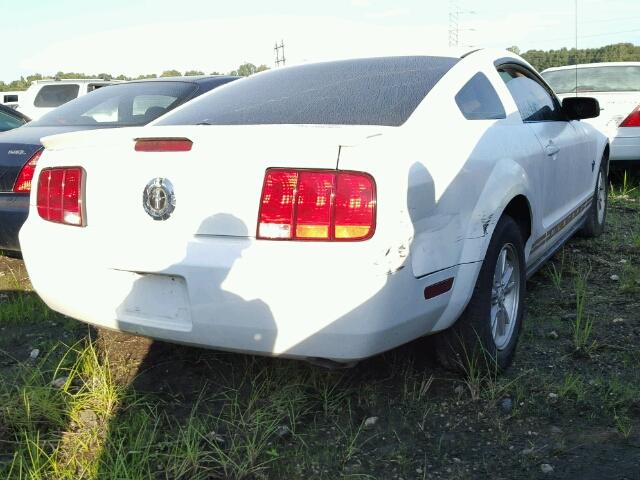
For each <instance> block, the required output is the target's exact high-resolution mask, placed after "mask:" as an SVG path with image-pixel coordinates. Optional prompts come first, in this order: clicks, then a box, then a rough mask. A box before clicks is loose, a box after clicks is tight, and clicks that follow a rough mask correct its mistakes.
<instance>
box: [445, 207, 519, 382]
mask: <svg viewBox="0 0 640 480" xmlns="http://www.w3.org/2000/svg"><path fill="white" fill-rule="evenodd" d="M525 282H526V269H525V263H524V242H523V239H522V233H521V231H520V229H519V227H518V224H517V223H516V222H515V221H514V220H513V219H512V218H511V217H509V216H507V215H504V216H503V217H502V218H501V219H500V221H499V222H498V225H496V228H495V231H494V233H493V237H492V238H491V242H490V244H489V248H488V249H487V254H486V256H485V259H484V262H483V264H482V268H481V269H480V273H479V275H478V279H477V281H476V286H475V288H474V291H473V295H472V297H471V300H470V301H469V304H468V305H467V308H466V309H465V311H464V312H463V314H462V315H461V316H460V318H459V319H458V321H457V322H456V323H455V324H454V325H453V326H452V327H451V328H449V329H448V330H445V331H444V332H441V333H439V334H437V335H436V337H435V338H434V340H435V347H436V353H437V356H438V360H439V361H440V363H441V364H442V365H443V366H444V367H446V368H449V369H452V370H457V371H462V372H466V373H470V370H471V369H472V368H480V369H484V370H490V369H495V370H498V371H502V370H504V369H506V368H507V367H508V366H509V365H510V364H511V361H512V360H513V356H514V353H515V349H516V345H517V343H518V336H519V334H520V329H521V326H522V317H523V302H524V293H525Z"/></svg>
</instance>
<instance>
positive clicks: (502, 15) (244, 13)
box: [0, 0, 640, 82]
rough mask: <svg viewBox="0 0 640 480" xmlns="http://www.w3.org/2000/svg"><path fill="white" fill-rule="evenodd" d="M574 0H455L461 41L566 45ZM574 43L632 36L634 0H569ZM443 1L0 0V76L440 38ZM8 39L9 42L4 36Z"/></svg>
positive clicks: (313, 52) (418, 46)
mask: <svg viewBox="0 0 640 480" xmlns="http://www.w3.org/2000/svg"><path fill="white" fill-rule="evenodd" d="M575 1H576V0H535V1H531V0H510V1H506V0H458V3H459V9H460V10H461V12H462V13H460V21H459V27H460V45H464V46H469V45H472V46H477V47H493V48H506V47H509V46H512V45H517V46H518V47H519V48H520V49H521V50H522V51H526V50H529V49H533V48H535V49H545V50H546V49H551V48H561V47H569V48H571V47H573V46H574V45H575V33H576V32H575V20H576V15H575ZM577 4H578V5H577V7H578V8H577V11H578V15H577V19H578V46H579V47H580V48H586V47H598V46H602V45H608V44H611V43H618V42H631V43H635V44H640V0H608V1H607V0H577ZM449 12H450V2H449V0H440V1H431V0H316V1H304V0H268V1H264V0H263V1H260V0H232V1H230V0H224V1H221V0H180V1H176V0H107V1H104V2H92V1H87V0H82V1H81V0H18V1H16V0H0V18H2V19H3V26H2V30H1V31H2V37H3V39H2V62H0V80H3V81H5V82H9V81H11V80H15V79H18V78H19V77H20V76H27V75H30V74H33V73H41V74H49V75H50V74H55V73H56V72H58V71H65V72H69V71H73V72H84V73H87V74H98V73H110V74H112V75H119V74H125V75H128V76H137V75H139V74H147V73H157V74H160V73H161V72H162V71H163V70H169V69H177V70H180V71H182V72H184V71H185V70H192V69H194V70H202V71H204V72H205V73H211V72H213V71H217V72H223V73H226V72H228V71H230V70H233V69H235V68H237V67H238V65H240V64H242V63H244V62H251V63H253V64H256V65H258V64H266V65H268V66H273V64H274V60H275V54H274V45H275V43H276V41H277V42H280V41H281V40H282V41H284V45H285V57H286V60H287V64H291V63H300V62H308V61H314V60H321V59H329V58H345V57H356V56H365V55H367V56H370V55H386V54H403V53H416V52H419V51H423V52H429V50H431V49H440V48H442V47H446V46H447V44H448V33H449ZM11 39H14V41H13V42H12V41H11Z"/></svg>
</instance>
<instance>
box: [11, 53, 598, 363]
mask: <svg viewBox="0 0 640 480" xmlns="http://www.w3.org/2000/svg"><path fill="white" fill-rule="evenodd" d="M597 114H598V106H597V101H595V100H594V99H591V98H571V99H565V100H564V102H563V104H560V102H559V101H558V100H557V98H556V96H555V95H554V94H553V92H552V90H551V88H550V87H549V86H548V85H547V84H546V83H545V82H544V80H543V79H542V78H541V77H540V76H539V75H538V74H537V73H536V72H535V70H534V69H533V68H532V67H531V66H530V65H529V64H527V63H526V62H525V61H524V60H522V59H521V58H520V57H518V56H516V55H514V54H512V53H510V52H507V51H499V52H492V51H485V50H479V51H475V52H467V54H465V55H462V56H451V55H449V56H398V57H382V58H365V59H353V60H345V61H334V62H327V63H316V64H306V65H301V66H291V67H286V68H279V69H274V70H271V71H268V72H264V73H259V74H257V75H254V76H251V77H248V78H245V79H242V80H239V81H237V82H233V83H231V84H229V85H226V86H225V87H223V88H221V89H218V90H215V91H213V92H209V93H208V94H206V95H203V96H202V97H200V98H198V99H196V100H195V101H193V102H190V103H189V104H187V105H183V106H182V107H179V108H177V109H175V110H174V111H173V112H171V113H170V114H168V115H166V116H164V117H162V118H160V119H158V120H157V121H155V122H153V124H152V125H150V126H148V127H143V128H136V129H121V130H118V131H109V132H105V131H92V132H76V133H71V134H67V135H58V136H53V137H48V138H46V139H44V145H45V147H46V150H45V153H44V154H43V156H42V158H41V161H40V162H39V164H38V166H37V169H36V176H35V178H37V179H38V187H37V191H35V190H34V191H33V192H32V195H31V204H32V206H33V208H32V209H31V213H30V215H29V218H28V220H27V222H26V224H25V226H24V228H23V229H22V231H21V232H20V241H21V243H22V247H23V255H24V259H25V262H26V266H27V269H28V271H29V276H30V278H31V281H32V283H33V286H34V288H35V289H36V291H37V292H38V293H39V295H40V296H41V297H42V298H43V299H44V301H45V302H46V303H47V304H48V305H49V306H50V307H51V308H53V309H54V310H56V311H59V312H62V313H63V314H65V315H68V316H70V317H74V318H77V319H80V320H83V321H85V322H88V323H92V324H95V325H98V326H102V327H107V328H112V329H117V330H122V331H127V332H131V333H134V334H141V335H146V336H150V337H154V338H159V339H164V340H168V341H173V342H181V343H186V344H193V345H200V346H205V347H211V348H216V349H223V350H230V351H238V352H249V353H255V354H262V355H274V356H284V357H292V358H302V359H309V360H312V361H322V362H326V363H331V362H340V363H347V362H352V361H355V360H358V359H362V358H365V357H369V356H371V355H375V354H378V353H380V352H384V351H385V350H389V349H391V348H394V347H396V346H398V345H401V344H403V343H405V342H408V341H410V340H413V339H415V338H417V337H420V336H423V335H428V334H434V333H437V332H440V333H439V335H438V337H436V340H435V345H436V347H435V348H436V349H437V352H438V355H439V357H440V359H441V360H442V362H443V363H444V364H445V365H447V366H449V367H451V368H456V367H460V366H461V365H463V361H464V359H465V358H469V357H470V356H471V355H475V354H478V353H479V352H480V351H483V352H486V353H487V354H488V355H489V356H490V357H492V358H494V359H495V361H496V362H497V365H498V367H499V368H506V367H507V366H508V365H509V363H510V362H511V359H512V358H513V355H514V352H515V348H516V343H517V339H518V335H519V332H520V330H521V326H522V317H523V303H524V298H525V280H526V278H527V276H528V275H531V274H532V273H533V272H535V271H536V270H537V269H538V268H540V266H541V265H542V264H543V263H544V262H545V261H546V260H547V259H548V258H549V257H550V256H551V255H552V254H553V253H554V252H555V251H556V250H557V249H558V248H559V247H560V246H562V245H563V244H564V243H565V242H566V241H567V239H568V238H569V237H571V236H572V235H573V234H574V233H575V232H577V231H578V230H582V231H583V232H584V233H585V234H586V235H591V236H595V235H599V234H600V233H601V232H602V229H603V228H604V224H605V215H606V204H607V196H606V193H607V192H606V189H607V181H606V176H607V168H608V151H609V147H608V144H607V139H606V137H605V136H604V135H602V134H601V133H599V132H598V131H597V130H596V129H595V128H593V127H592V126H591V125H588V124H586V123H584V122H580V121H578V120H579V119H582V118H587V117H592V116H596V115H597Z"/></svg>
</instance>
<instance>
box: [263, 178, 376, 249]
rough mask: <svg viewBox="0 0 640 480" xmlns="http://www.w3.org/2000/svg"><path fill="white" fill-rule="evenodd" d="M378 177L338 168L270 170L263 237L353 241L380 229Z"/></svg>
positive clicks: (266, 185) (266, 188) (264, 208)
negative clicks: (376, 185)
mask: <svg viewBox="0 0 640 480" xmlns="http://www.w3.org/2000/svg"><path fill="white" fill-rule="evenodd" d="M375 217H376V193H375V182H374V181H373V178H372V177H371V176H370V175H368V174H366V173H361V172H341V171H336V170H288V169H277V168H270V169H268V170H267V172H266V174H265V179H264V185H263V188H262V198H261V200H260V212H259V215H258V232H257V237H258V238H260V239H272V240H325V241H326V240H329V241H349V240H366V239H368V238H371V236H372V235H373V232H374V229H375Z"/></svg>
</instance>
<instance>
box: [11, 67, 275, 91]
mask: <svg viewBox="0 0 640 480" xmlns="http://www.w3.org/2000/svg"><path fill="white" fill-rule="evenodd" d="M265 70H269V67H267V66H266V65H258V66H256V65H254V64H253V63H243V64H242V65H240V66H239V67H238V68H237V69H236V70H232V71H230V72H228V73H227V75H238V76H241V77H247V76H249V75H253V74H254V73H258V72H263V71H265ZM197 75H205V73H204V72H203V71H200V70H187V71H186V72H184V73H182V72H180V71H179V70H165V71H164V72H162V73H161V74H160V75H157V74H155V73H150V74H147V75H138V76H137V77H128V76H126V75H118V76H114V75H111V74H109V73H99V74H97V75H87V74H85V73H78V72H58V73H56V74H55V75H42V74H40V73H35V74H33V75H27V76H26V77H20V79H19V80H14V81H12V82H9V83H5V82H3V81H0V92H12V91H19V90H26V89H27V88H29V86H30V85H31V84H32V83H33V82H34V81H36V80H45V79H61V80H62V79H73V78H100V79H102V80H145V79H148V78H158V77H182V76H185V77H192V76H197ZM209 75H223V74H222V73H220V72H211V73H210V74H209Z"/></svg>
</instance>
